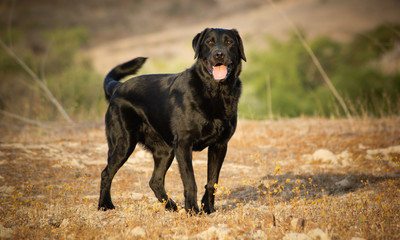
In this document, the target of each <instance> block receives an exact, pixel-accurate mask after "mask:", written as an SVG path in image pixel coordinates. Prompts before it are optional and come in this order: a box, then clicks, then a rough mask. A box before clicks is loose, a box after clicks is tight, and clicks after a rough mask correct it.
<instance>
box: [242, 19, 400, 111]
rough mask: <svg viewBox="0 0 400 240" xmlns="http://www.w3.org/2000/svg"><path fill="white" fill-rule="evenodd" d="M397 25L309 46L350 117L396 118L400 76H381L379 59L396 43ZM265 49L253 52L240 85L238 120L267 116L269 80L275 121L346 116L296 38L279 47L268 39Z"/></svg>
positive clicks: (319, 40) (398, 39)
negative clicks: (288, 118) (352, 37)
mask: <svg viewBox="0 0 400 240" xmlns="http://www.w3.org/2000/svg"><path fill="white" fill-rule="evenodd" d="M399 32H400V26H394V25H383V26H380V27H378V28H376V29H374V30H372V31H369V32H366V33H362V34H360V35H358V36H356V37H355V38H354V40H353V41H351V42H350V43H339V42H336V41H334V40H332V39H330V38H327V37H320V38H317V39H314V40H312V41H311V42H310V46H311V48H312V50H313V52H314V54H315V55H316V57H317V58H318V60H319V61H320V63H321V65H322V67H323V68H324V70H325V71H326V72H327V74H328V76H330V78H331V80H332V83H333V84H334V86H335V87H336V89H337V91H338V92H339V93H340V94H341V95H342V97H343V98H344V99H346V102H347V104H348V105H349V106H350V108H351V110H352V114H353V115H365V114H367V115H370V116H377V117H379V116H385V115H388V114H399V113H400V112H399V109H400V101H399V98H398V96H399V93H400V84H398V83H399V82H400V74H399V72H398V71H397V72H393V73H386V74H385V73H383V71H381V69H380V68H379V67H377V64H373V63H374V62H375V63H376V62H379V61H380V58H381V57H382V56H383V55H384V54H385V53H387V52H389V51H391V50H392V49H393V48H394V47H395V44H396V42H397V44H399V42H400V36H399V34H398V33H399ZM267 41H268V43H269V48H268V50H264V51H260V50H259V49H251V48H250V50H249V54H248V56H249V57H248V59H249V61H248V64H246V66H245V68H244V71H243V74H242V77H241V78H242V80H243V82H244V84H243V85H244V90H243V97H242V99H241V102H240V106H239V110H240V117H243V118H255V119H262V118H266V117H267V116H268V110H269V109H268V104H267V103H268V98H269V96H268V94H267V93H268V91H267V79H270V85H271V96H270V97H271V102H272V112H273V114H274V115H275V116H283V117H297V116H300V115H308V116H312V115H317V116H331V115H335V116H338V117H341V116H344V112H343V111H342V109H341V108H340V105H339V104H338V103H337V101H336V99H335V98H334V96H333V94H332V93H331V92H330V90H329V89H328V87H327V86H326V84H325V82H324V80H323V78H322V77H321V74H320V72H319V71H318V70H317V68H316V67H315V64H314V63H313V62H312V60H311V58H310V56H309V55H308V53H307V52H306V51H305V49H304V48H303V46H302V45H301V43H300V41H299V40H298V39H297V37H296V36H295V35H292V37H291V38H289V40H287V41H285V42H280V41H278V40H276V39H273V38H268V39H267Z"/></svg>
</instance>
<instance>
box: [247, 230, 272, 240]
mask: <svg viewBox="0 0 400 240" xmlns="http://www.w3.org/2000/svg"><path fill="white" fill-rule="evenodd" d="M251 238H252V239H267V238H268V237H267V234H265V232H263V231H261V230H258V231H257V232H255V233H254V234H253V235H252V236H251Z"/></svg>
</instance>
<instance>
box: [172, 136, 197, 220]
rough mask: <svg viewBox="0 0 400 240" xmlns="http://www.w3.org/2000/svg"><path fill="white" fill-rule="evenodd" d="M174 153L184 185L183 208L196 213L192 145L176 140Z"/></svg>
mask: <svg viewBox="0 0 400 240" xmlns="http://www.w3.org/2000/svg"><path fill="white" fill-rule="evenodd" d="M175 155H176V159H177V160H178V165H179V171H180V173H181V178H182V182H183V187H184V196H185V209H186V211H188V212H190V213H198V212H199V207H198V205H197V186H196V180H195V177H194V172H193V163H192V145H191V144H189V143H188V142H187V141H177V142H176V143H175Z"/></svg>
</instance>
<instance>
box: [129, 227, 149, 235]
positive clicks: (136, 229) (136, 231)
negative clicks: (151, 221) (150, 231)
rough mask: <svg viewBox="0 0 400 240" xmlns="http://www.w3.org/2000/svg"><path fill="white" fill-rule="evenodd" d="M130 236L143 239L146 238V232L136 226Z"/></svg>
mask: <svg viewBox="0 0 400 240" xmlns="http://www.w3.org/2000/svg"><path fill="white" fill-rule="evenodd" d="M130 235H131V236H133V237H142V238H144V237H145V236H146V231H145V230H144V229H143V228H142V227H139V226H138V227H135V228H134V229H132V230H131V232H130Z"/></svg>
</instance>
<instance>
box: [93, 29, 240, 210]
mask: <svg viewBox="0 0 400 240" xmlns="http://www.w3.org/2000/svg"><path fill="white" fill-rule="evenodd" d="M192 44H193V49H194V51H195V59H197V61H196V62H195V63H194V65H193V66H192V67H191V68H189V69H187V70H185V71H184V72H181V73H178V74H153V75H142V76H137V77H134V78H132V79H130V80H128V81H126V82H124V83H121V82H119V80H120V79H122V78H123V77H125V76H127V75H131V74H135V73H136V72H137V70H138V69H139V68H140V67H141V66H142V65H143V63H144V62H145V61H146V58H135V59H133V60H131V61H129V62H126V63H123V64H121V65H118V66H117V67H115V68H114V69H112V70H111V71H110V72H109V73H108V75H107V76H106V78H105V79H104V91H105V95H106V98H107V100H109V102H110V104H109V107H108V110H107V113H106V117H105V124H106V135H107V142H108V147H109V149H108V159H107V166H106V168H105V169H104V170H103V172H102V173H101V186H100V199H99V206H98V208H99V209H102V210H107V209H114V205H113V203H112V201H111V194H110V189H111V182H112V179H113V177H114V175H115V174H116V173H117V171H118V169H119V168H120V167H121V166H122V165H123V164H124V163H125V162H126V160H127V159H128V157H129V156H130V155H131V154H132V152H133V150H134V149H135V146H136V144H137V143H141V144H143V145H144V146H145V148H146V149H147V150H149V151H151V153H152V154H153V158H154V171H153V175H152V177H151V179H150V187H151V189H152V190H153V191H154V194H155V195H156V197H157V198H158V200H159V201H160V202H165V203H166V208H167V209H172V210H177V207H176V204H175V202H174V201H173V200H171V199H170V198H169V197H168V195H167V193H166V191H165V188H164V179H165V174H166V172H167V170H168V168H169V167H170V165H171V163H172V161H173V159H174V156H176V159H177V161H178V165H179V171H180V174H181V178H182V182H183V186H184V196H185V209H186V211H188V212H191V213H198V212H199V210H202V211H204V212H206V213H211V212H214V211H215V209H214V192H215V188H214V184H216V183H218V177H219V173H220V170H221V166H222V163H223V161H224V158H225V154H226V151H227V144H228V141H229V139H230V138H231V137H232V135H233V133H234V132H235V129H236V122H237V107H238V101H239V96H240V93H241V81H240V79H239V74H240V72H241V60H242V59H243V60H244V61H246V57H245V55H244V50H243V44H242V40H241V38H240V36H239V34H238V32H237V31H236V30H235V29H232V30H227V29H210V28H207V29H205V30H204V31H202V32H201V33H199V34H197V35H196V36H195V37H194V39H193V42H192ZM206 147H208V170H207V185H206V186H205V188H206V190H205V194H204V197H203V199H202V201H201V202H202V209H199V207H198V205H197V186H196V182H195V176H194V173H193V164H192V151H201V150H203V149H204V148H206Z"/></svg>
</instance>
